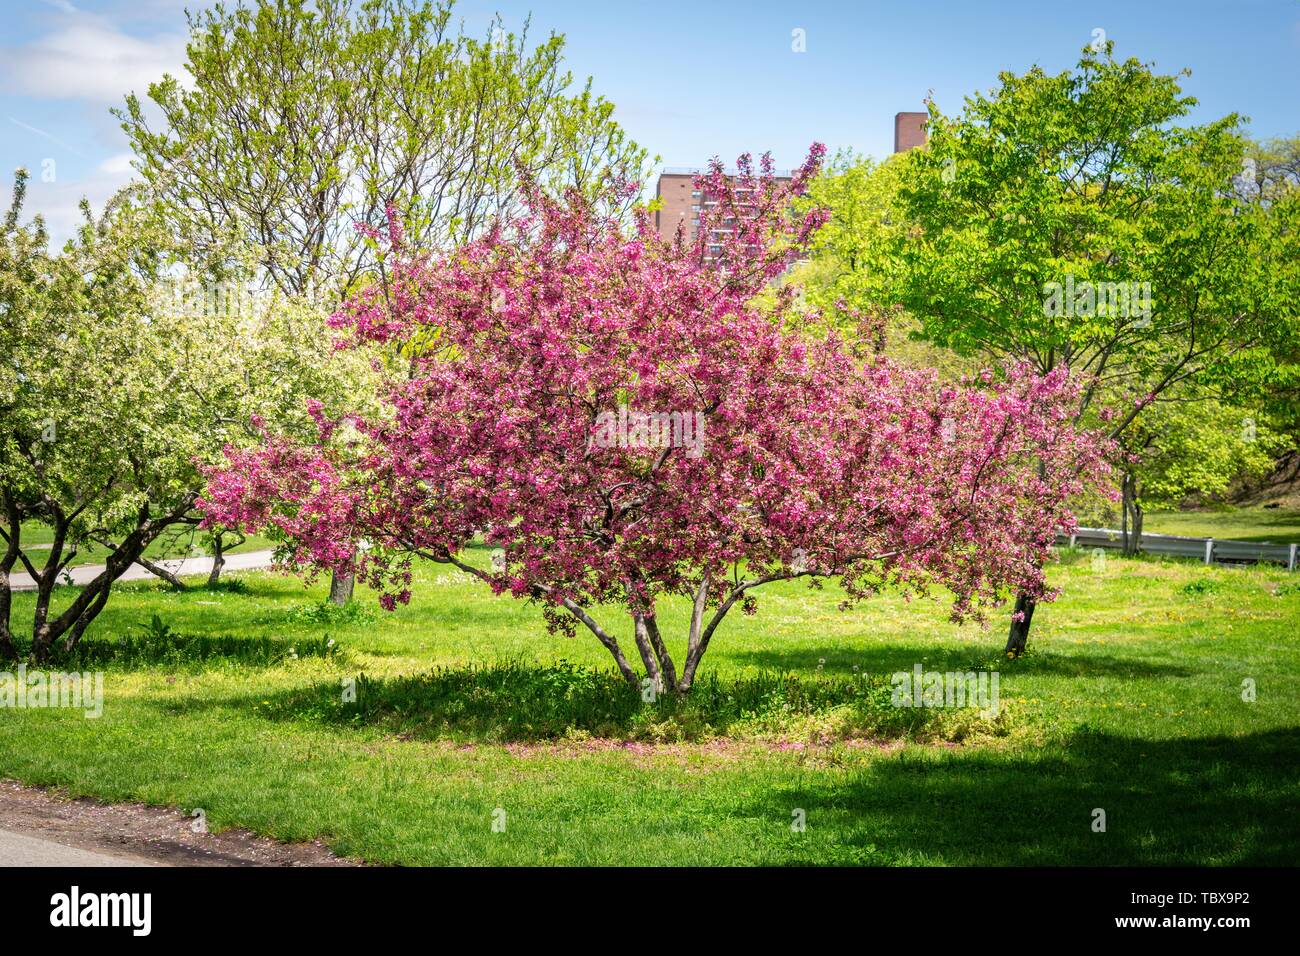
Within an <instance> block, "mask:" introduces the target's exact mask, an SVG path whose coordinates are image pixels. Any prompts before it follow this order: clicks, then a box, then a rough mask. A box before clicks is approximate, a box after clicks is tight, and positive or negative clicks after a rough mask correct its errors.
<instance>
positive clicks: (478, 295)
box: [201, 146, 1103, 693]
mask: <svg viewBox="0 0 1300 956" xmlns="http://www.w3.org/2000/svg"><path fill="white" fill-rule="evenodd" d="M822 154H823V149H822V147H820V146H814V148H813V150H812V152H811V154H810V156H809V158H808V160H807V162H805V164H804V165H803V166H802V167H801V168H800V169H799V170H797V171H796V172H795V174H794V176H793V178H792V179H791V180H789V181H788V182H783V181H780V180H778V179H776V178H774V177H773V176H772V174H771V169H770V163H769V162H768V161H767V160H766V159H765V160H764V163H763V164H762V165H761V166H760V168H759V169H758V170H755V169H754V168H753V166H752V165H751V163H750V161H749V160H748V158H747V157H742V158H741V160H740V163H739V174H738V175H731V176H729V175H727V174H725V173H724V171H723V169H722V167H721V166H720V164H717V163H716V162H715V163H714V165H713V166H712V168H711V169H710V171H709V172H708V174H707V175H704V176H701V177H700V179H699V181H698V186H699V188H700V189H701V191H702V193H703V194H704V196H705V198H706V199H707V200H711V201H713V202H716V205H708V206H706V209H707V210H708V211H707V212H706V214H705V216H704V217H703V220H704V221H703V222H702V224H701V228H700V230H699V237H698V238H697V239H696V240H695V241H694V242H688V241H687V240H686V238H685V237H684V236H682V235H680V234H679V235H678V236H677V237H676V238H675V239H674V240H672V241H668V242H665V241H662V240H660V239H659V238H658V237H657V236H656V235H655V234H654V232H653V230H652V229H651V227H650V225H649V222H648V219H647V217H646V216H645V215H644V214H643V215H641V216H640V217H639V218H638V220H637V222H636V224H635V228H634V229H631V230H628V229H625V228H623V227H621V226H620V224H619V223H617V222H615V221H611V220H607V219H602V218H599V217H598V216H597V215H596V213H595V212H594V211H593V207H592V206H591V205H590V204H589V203H587V202H585V201H584V200H583V199H582V198H581V197H580V196H577V195H576V194H571V195H568V196H566V197H564V198H563V199H562V200H557V199H554V198H550V197H547V196H544V195H542V194H541V193H540V192H539V191H537V190H531V191H530V192H529V198H530V209H531V213H530V215H528V216H527V217H526V218H523V219H520V220H517V221H512V222H507V223H501V224H499V225H498V226H497V227H496V228H494V229H493V230H492V231H491V232H489V233H488V234H486V235H484V236H483V237H482V238H480V239H479V240H478V241H475V242H472V243H469V244H468V245H466V246H464V247H462V248H460V249H458V250H456V251H455V252H454V253H453V254H450V255H446V256H443V257H440V258H429V257H421V256H418V255H411V254H408V253H407V252H406V251H405V250H404V249H403V247H402V242H401V231H400V228H399V227H398V225H397V224H396V223H395V222H390V225H389V228H388V231H387V234H386V235H385V236H384V237H383V240H384V244H385V245H387V246H388V250H387V260H386V276H387V278H386V280H385V281H384V282H382V283H377V284H376V285H374V286H373V287H372V288H369V289H367V290H366V291H365V292H363V293H361V294H360V295H357V296H355V297H354V298H353V299H352V300H351V301H350V302H349V303H348V304H347V305H346V306H345V307H344V308H343V309H342V310H341V311H340V312H339V313H338V314H337V315H335V316H334V318H333V320H332V322H333V324H334V325H335V327H336V328H338V329H340V330H341V331H342V332H343V333H344V339H343V340H342V342H341V344H342V345H343V346H345V347H346V345H348V344H349V343H351V344H355V343H370V344H372V345H374V344H377V345H379V346H380V347H381V348H383V347H386V348H387V349H388V350H389V351H388V354H389V355H390V356H391V361H389V362H388V364H387V366H386V369H387V372H386V377H385V384H384V386H383V390H382V395H381V396H380V398H381V399H382V402H381V404H382V408H383V413H382V414H380V415H378V416H374V417H370V418H366V417H362V416H351V417H349V418H347V419H345V420H344V421H335V420H330V419H327V418H326V417H325V416H324V415H323V414H321V413H320V412H319V411H317V412H316V413H315V414H317V418H318V423H319V429H320V440H319V442H317V443H315V444H310V445H303V444H300V443H295V442H293V441H291V440H289V439H286V438H284V437H281V436H277V435H273V434H268V435H266V438H265V442H264V443H263V444H262V445H261V446H260V447H255V448H252V449H244V450H238V449H231V450H230V451H229V452H228V456H227V457H228V460H227V463H226V464H225V466H224V467H222V468H220V469H218V470H215V471H213V472H212V473H211V474H210V482H209V488H208V491H207V494H206V496H205V498H204V500H203V501H202V502H201V507H202V508H203V509H204V510H205V511H206V513H207V515H208V518H209V520H210V521H212V522H214V523H218V522H219V523H221V524H224V525H228V526H232V527H245V528H248V529H250V530H251V529H256V530H265V531H269V532H270V533H272V534H274V535H277V536H278V537H279V538H280V539H281V540H282V541H283V542H285V547H284V549H283V553H284V554H285V555H286V557H287V560H288V561H289V562H290V563H292V564H296V565H301V566H309V567H311V568H314V569H317V570H323V569H330V570H334V571H346V572H355V573H357V574H358V575H359V576H360V577H362V578H363V579H364V580H367V581H368V583H369V584H370V585H371V586H372V587H374V588H376V589H378V590H379V591H380V592H381V598H380V600H381V602H382V603H383V604H384V606H385V607H387V608H390V609H391V608H393V607H394V606H395V605H396V604H399V603H405V602H407V601H408V600H409V599H410V590H409V586H410V582H411V564H412V561H413V559H415V558H423V559H427V560H430V561H434V562H439V563H444V564H449V565H454V566H455V567H457V568H459V569H460V570H462V571H464V572H465V573H467V574H470V575H473V576H474V577H476V578H479V579H481V580H482V581H483V582H485V584H487V585H488V586H490V587H491V588H492V589H493V590H494V591H496V592H498V593H509V594H511V595H513V596H514V597H516V598H520V599H524V600H528V601H533V602H536V603H538V604H539V605H540V606H541V609H542V613H543V614H544V615H545V618H546V621H547V622H548V624H549V625H550V627H551V628H552V629H560V630H562V631H565V632H567V633H572V632H574V631H575V629H576V628H577V627H578V626H579V625H581V626H583V627H585V628H586V629H588V630H589V631H590V632H591V633H592V634H593V635H595V637H596V639H597V640H599V641H600V642H601V644H603V645H604V646H605V648H607V649H608V651H609V653H610V654H611V656H612V657H613V659H614V661H615V663H616V664H617V666H618V669H619V671H620V672H621V673H622V674H623V676H624V677H625V678H626V679H627V680H628V681H629V682H630V683H633V684H637V683H639V682H640V681H641V680H642V679H643V677H642V674H641V673H639V672H638V670H637V669H636V668H635V667H634V665H633V660H635V658H632V657H630V656H629V655H630V654H631V653H632V651H631V648H633V647H634V648H635V654H636V655H637V656H638V657H639V658H640V661H641V664H642V668H643V673H644V679H649V680H650V681H653V682H654V683H655V684H656V685H657V686H658V687H661V688H665V689H670V690H674V691H677V692H680V693H685V692H688V691H689V690H690V688H691V686H692V683H693V681H694V680H695V677H696V674H697V672H698V668H699V666H700V661H701V659H702V657H703V656H704V653H705V652H706V650H707V649H708V647H709V644H710V642H711V640H712V639H713V638H714V636H715V634H716V633H717V631H718V628H719V626H720V625H721V624H722V622H723V620H724V619H725V618H726V616H727V615H728V613H729V612H731V611H732V610H733V609H735V608H736V607H737V606H739V607H740V608H741V609H742V610H743V611H744V612H745V613H753V612H754V610H755V608H756V601H755V592H756V591H757V590H758V589H759V588H760V587H761V586H762V585H765V584H768V583H771V582H774V581H783V580H790V579H795V578H809V579H812V580H814V581H815V580H818V579H826V578H831V579H835V580H837V581H838V582H839V583H840V584H841V585H842V587H843V590H844V593H845V594H846V595H847V598H848V600H850V601H852V600H857V599H861V598H866V597H869V596H870V595H872V594H874V593H876V592H877V591H879V590H880V589H882V588H886V587H888V588H891V589H895V590H901V591H903V592H904V593H908V594H924V593H927V592H931V591H934V592H935V593H946V594H947V595H949V596H950V597H951V599H952V611H953V616H954V617H955V618H957V619H964V618H967V617H974V618H976V619H979V618H980V617H981V614H982V612H983V611H984V609H986V608H988V607H990V606H996V605H998V604H1000V603H1002V602H1003V600H1004V599H1005V596H1006V595H1007V594H1008V593H1015V592H1017V591H1021V592H1029V593H1032V594H1034V595H1036V596H1038V597H1039V598H1042V599H1050V598H1051V597H1052V594H1051V593H1050V592H1049V590H1048V587H1047V584H1046V582H1045V580H1044V576H1043V570H1042V568H1043V565H1044V563H1045V562H1046V560H1047V558H1048V557H1049V548H1050V546H1051V544H1052V539H1053V536H1054V534H1055V533H1056V532H1057V531H1058V530H1061V529H1069V528H1071V527H1072V526H1073V517H1072V516H1071V514H1070V512H1069V510H1068V506H1067V500H1068V499H1069V498H1070V496H1071V495H1072V494H1074V493H1075V492H1077V491H1079V490H1080V489H1082V488H1083V487H1084V486H1085V485H1086V484H1087V483H1088V482H1090V481H1092V480H1094V479H1095V478H1096V477H1097V475H1098V473H1099V471H1100V470H1101V469H1102V467H1103V466H1102V464H1101V458H1100V451H1101V449H1100V448H1099V447H1098V445H1097V443H1096V442H1094V441H1092V440H1091V439H1089V438H1088V437H1087V436H1084V435H1081V434H1080V433H1078V432H1076V431H1075V430H1074V427H1073V425H1072V422H1071V419H1070V415H1069V413H1068V409H1069V407H1070V405H1069V402H1070V400H1071V397H1072V393H1073V387H1072V385H1071V383H1070V382H1069V381H1068V379H1067V376H1066V374H1065V372H1064V371H1063V370H1061V371H1057V372H1054V373H1053V374H1051V375H1048V376H1045V377H1035V376H1033V375H1031V374H1029V373H1028V372H1027V371H1026V370H1023V369H1011V370H1008V371H1007V372H1006V373H1004V374H1002V375H1000V376H998V377H996V378H995V377H994V376H992V375H985V376H984V377H983V379H982V380H977V381H972V382H968V383H962V384H960V385H953V384H944V383H942V382H941V381H939V379H938V378H937V377H936V376H935V375H934V374H933V373H931V372H929V371H916V370H904V369H900V368H898V367H895V366H893V365H891V364H889V363H888V362H887V361H886V360H885V359H884V358H883V357H881V356H880V355H879V354H878V352H877V350H876V349H874V348H873V347H872V346H871V344H870V343H871V342H872V341H873V339H874V338H875V333H876V331H877V330H875V329H864V330H863V334H862V335H860V336H849V337H841V336H838V335H834V334H821V335H814V334H810V333H809V331H808V328H809V323H808V321H807V316H804V315H800V314H798V309H797V306H796V304H795V301H794V298H793V292H792V290H789V289H787V290H785V291H782V292H780V293H777V294H776V295H775V296H771V295H768V296H759V293H761V292H764V291H765V290H767V289H769V288H770V286H771V283H772V280H773V279H774V278H775V277H777V276H778V275H779V274H780V273H781V272H782V271H783V270H784V269H785V268H786V267H787V266H788V264H789V263H790V262H791V260H792V258H794V257H796V256H798V255H800V254H801V252H802V251H803V250H804V248H805V246H806V244H807V242H808V240H809V238H810V237H811V235H812V234H813V232H814V231H815V230H816V229H817V228H818V227H819V226H820V225H821V224H822V223H823V222H824V221H825V216H826V214H825V212H824V211H820V210H814V211H812V212H809V213H806V214H803V215H799V214H797V213H795V212H794V211H793V209H792V204H791V203H790V201H789V200H790V198H791V197H792V196H793V195H797V194H800V193H802V192H803V191H804V189H805V187H806V186H807V183H808V181H809V179H810V177H811V176H813V175H814V173H815V171H816V169H817V166H818V163H819V162H820V160H821V157H822ZM713 229H720V230H725V231H723V232H720V233H712V232H711V230H713ZM711 236H712V237H713V238H711ZM710 244H712V245H714V246H717V245H721V246H722V250H721V252H720V253H717V252H716V251H715V252H714V253H712V254H708V253H707V249H708V245H710ZM706 254H707V256H708V259H707V261H706ZM760 303H765V304H760ZM340 429H345V430H346V434H344V433H342V432H340V431H339V430H340ZM477 535H481V536H482V538H483V540H484V541H485V542H486V543H487V544H488V545H489V546H492V547H494V548H496V549H499V554H498V558H497V560H495V561H494V562H493V563H492V566H491V567H486V568H485V567H479V566H477V565H476V564H474V563H471V562H470V561H469V560H468V559H467V556H466V554H465V549H466V547H467V545H468V544H469V543H470V542H471V540H472V539H474V538H475V536H477ZM361 541H364V542H366V543H367V545H368V546H367V547H365V548H362V549H358V548H356V547H355V546H354V542H361ZM673 598H680V599H683V600H685V601H687V602H689V604H690V607H691V609H692V610H691V615H690V625H689V628H688V630H687V633H686V634H685V635H675V634H669V635H665V634H662V633H661V632H660V628H659V624H658V620H659V616H658V611H659V609H660V607H661V605H662V602H664V601H666V600H669V599H673ZM620 619H621V620H622V622H623V623H622V626H621V627H620V626H619V625H618V621H619V620H620ZM620 634H621V635H622V636H621V638H620ZM629 635H630V643H629V641H628V636H629ZM683 638H684V643H683ZM670 644H671V645H672V646H673V651H675V652H676V653H677V654H678V655H684V656H679V657H678V658H677V659H675V657H674V653H673V651H670ZM625 647H627V648H628V650H625ZM678 661H680V668H679V666H678Z"/></svg>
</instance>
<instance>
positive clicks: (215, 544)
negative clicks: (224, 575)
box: [208, 531, 226, 588]
mask: <svg viewBox="0 0 1300 956" xmlns="http://www.w3.org/2000/svg"><path fill="white" fill-rule="evenodd" d="M225 545H226V542H225V539H224V537H223V536H222V534H221V532H220V531H218V532H217V533H216V534H214V535H213V536H212V570H211V571H209V572H208V587H210V588H215V587H216V586H217V585H218V584H219V583H220V582H221V569H222V568H224V567H225V566H226V547H225Z"/></svg>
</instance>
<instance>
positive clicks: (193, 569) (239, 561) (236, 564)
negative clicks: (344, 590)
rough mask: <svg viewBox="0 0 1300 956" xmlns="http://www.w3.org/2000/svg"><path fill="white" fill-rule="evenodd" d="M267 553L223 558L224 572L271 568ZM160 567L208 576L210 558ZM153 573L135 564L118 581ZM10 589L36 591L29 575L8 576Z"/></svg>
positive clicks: (88, 569)
mask: <svg viewBox="0 0 1300 956" xmlns="http://www.w3.org/2000/svg"><path fill="white" fill-rule="evenodd" d="M271 555H272V552H270V551H244V552H240V553H237V554H228V555H226V567H225V569H224V570H223V572H222V573H223V574H224V573H225V572H226V571H251V570H255V569H257V568H269V567H270V566H271ZM154 563H155V564H157V565H158V566H159V567H163V568H166V569H167V570H168V571H170V572H171V573H172V574H175V575H176V576H177V577H187V576H191V575H197V574H204V575H205V574H207V573H208V572H209V571H211V570H212V558H210V557H200V558H168V559H166V560H162V561H155V562H154ZM103 570H104V566H103V565H102V564H85V565H82V566H81V567H79V568H72V569H71V570H70V571H69V572H68V573H69V574H70V575H71V576H72V583H73V584H86V583H88V582H90V581H92V580H94V579H95V578H96V577H97V576H98V575H99V573H100V572H101V571H103ZM153 577H154V574H153V572H152V571H150V570H149V569H148V568H145V567H142V566H140V565H138V564H133V565H131V566H130V567H129V568H127V569H126V571H125V572H123V574H122V576H121V577H120V578H118V580H119V581H144V580H147V579H149V578H153ZM155 580H156V579H155ZM59 583H60V584H67V583H68V582H67V581H64V580H61V581H60V582H59ZM9 586H10V587H11V588H13V590H15V591H35V590H36V582H35V581H33V580H32V576H31V575H30V574H11V575H10V576H9Z"/></svg>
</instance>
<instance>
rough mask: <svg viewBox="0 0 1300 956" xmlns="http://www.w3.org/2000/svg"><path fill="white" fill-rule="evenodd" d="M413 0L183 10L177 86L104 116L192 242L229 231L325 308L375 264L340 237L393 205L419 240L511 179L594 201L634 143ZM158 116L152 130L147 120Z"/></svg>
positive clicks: (624, 174) (582, 101)
mask: <svg viewBox="0 0 1300 956" xmlns="http://www.w3.org/2000/svg"><path fill="white" fill-rule="evenodd" d="M451 13H452V7H451V5H450V4H439V5H434V4H431V3H429V2H427V0H363V2H360V3H357V2H354V0H316V2H315V3H307V2H306V0H256V2H255V3H253V4H250V5H249V6H244V5H242V4H241V5H239V6H237V7H235V8H233V9H230V8H227V7H226V6H224V5H222V4H218V5H217V6H216V7H214V8H212V9H210V10H205V11H203V12H200V13H198V14H190V15H189V23H190V30H191V34H192V35H191V40H190V43H189V45H188V47H187V51H188V59H187V63H186V69H187V70H188V72H189V73H190V74H191V77H192V80H190V81H187V82H186V83H185V84H184V85H182V83H181V82H180V81H179V80H177V79H176V78H174V77H171V76H168V77H166V78H164V79H163V80H162V81H161V82H159V83H155V84H153V85H151V86H150V88H149V92H148V100H149V101H151V104H152V107H150V106H149V104H146V103H143V102H141V100H140V99H139V98H137V97H136V96H131V97H129V98H128V100H127V103H126V106H125V108H124V109H121V110H118V111H116V112H117V115H118V117H119V118H120V119H121V121H122V126H123V129H124V130H125V131H126V133H127V135H128V136H129V137H130V140H131V145H132V148H133V149H134V150H135V153H136V156H137V165H138V167H139V168H140V171H141V173H142V175H143V176H144V178H145V179H146V181H148V183H149V184H150V185H151V186H153V187H154V189H155V190H156V191H157V193H158V194H159V195H160V196H161V197H162V198H163V199H164V200H165V201H166V202H167V203H169V204H170V205H172V206H173V208H174V212H175V214H176V215H177V217H178V220H179V222H180V223H182V224H184V225H185V227H186V228H187V229H188V230H189V232H190V233H191V234H192V238H193V239H194V241H195V242H196V243H198V244H199V245H200V246H203V245H205V244H214V243H215V242H216V239H215V238H214V237H220V236H229V235H233V236H235V237H236V238H237V239H238V240H239V241H240V242H241V243H245V244H248V245H251V246H253V247H255V248H256V249H258V250H259V257H260V259H261V262H262V265H263V266H264V268H265V269H266V271H267V273H268V274H269V276H270V278H271V280H272V281H273V282H274V283H275V284H276V285H278V286H279V288H280V289H282V290H284V291H286V292H305V291H307V290H309V289H312V288H315V289H316V290H317V291H318V292H322V293H324V294H325V295H326V301H327V302H328V303H329V304H330V306H331V307H332V305H333V304H336V303H337V301H338V296H339V294H340V293H341V292H342V291H343V290H344V289H346V288H347V287H348V286H349V285H351V284H352V283H353V282H354V281H355V280H357V279H358V278H360V277H361V276H363V275H365V274H366V273H367V271H369V270H370V269H372V268H373V267H374V266H375V265H376V259H375V256H374V255H373V251H374V250H373V248H372V247H371V246H369V245H368V244H367V243H366V242H365V240H364V238H363V237H362V236H359V235H358V234H357V232H356V230H355V229H354V226H355V225H356V224H357V223H375V222H381V221H383V220H384V216H385V213H386V211H387V209H388V208H389V207H393V208H396V210H397V212H398V214H399V216H400V218H401V220H402V222H403V223H404V224H405V226H406V229H407V234H408V236H409V237H410V239H411V241H412V242H413V243H414V244H416V245H417V246H418V247H420V248H428V249H437V248H448V247H451V246H454V245H456V244H458V243H460V242H461V241H463V240H465V239H466V238H468V237H470V236H472V235H475V234H477V233H478V232H480V231H481V230H482V229H483V228H484V227H485V226H486V225H487V224H488V223H489V222H490V221H491V220H492V219H493V218H494V217H496V216H497V215H498V214H501V213H503V212H505V211H507V210H510V209H513V208H516V207H517V204H518V201H519V198H520V197H519V193H518V182H519V177H520V173H523V174H524V175H525V176H526V177H527V178H529V179H531V180H533V181H535V182H537V183H539V184H540V185H542V186H544V187H548V188H559V187H570V186H572V187H576V188H578V189H580V190H582V191H583V192H584V193H586V194H587V195H588V196H589V197H590V198H594V197H596V196H603V195H608V194H609V193H608V191H607V190H606V189H605V188H604V187H605V186H607V185H608V183H609V181H610V180H613V179H623V178H627V179H635V178H637V177H638V176H639V175H641V174H642V173H643V167H644V166H645V160H646V153H645V151H644V150H642V149H640V148H639V147H638V146H637V145H636V144H635V143H633V142H631V141H630V140H628V139H627V138H626V136H625V134H624V132H623V131H622V129H621V128H620V127H619V126H618V124H617V123H615V122H614V119H613V110H614V108H613V105H612V104H611V103H609V102H608V101H606V100H605V99H603V98H602V97H599V96H596V95H594V94H593V93H592V89H591V82H590V80H588V81H587V83H586V85H585V86H581V87H578V86H576V85H575V83H574V80H573V77H572V75H571V74H570V73H568V72H566V71H565V70H564V69H563V51H564V39H563V37H562V36H559V35H555V34H552V35H551V36H550V37H549V38H547V39H546V41H545V42H543V43H541V44H538V45H536V46H531V47H530V44H529V41H528V37H527V32H528V31H527V27H525V29H524V30H523V32H522V34H521V35H518V36H516V35H515V34H513V33H507V32H505V31H504V29H502V27H501V25H500V23H499V22H498V23H496V24H495V25H494V26H493V28H492V30H491V31H489V35H488V36H487V37H486V38H484V39H482V40H476V39H473V38H470V37H467V36H465V35H463V34H462V33H461V32H460V31H459V29H458V28H455V27H454V26H453V24H452V21H451ZM154 114H158V115H160V116H161V124H160V125H158V128H156V129H155V128H154V125H153V124H151V122H150V117H151V116H152V115H154Z"/></svg>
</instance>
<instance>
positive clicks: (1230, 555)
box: [1056, 528, 1297, 571]
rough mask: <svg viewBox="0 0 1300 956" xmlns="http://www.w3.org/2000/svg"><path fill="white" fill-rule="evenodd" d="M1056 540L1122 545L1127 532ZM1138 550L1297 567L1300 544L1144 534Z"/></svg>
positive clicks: (1089, 531) (1083, 533)
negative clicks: (1299, 545) (1298, 546)
mask: <svg viewBox="0 0 1300 956" xmlns="http://www.w3.org/2000/svg"><path fill="white" fill-rule="evenodd" d="M1056 543H1057V544H1063V545H1069V546H1070V547H1078V548H1123V547H1124V532H1122V531H1116V530H1115V529H1114V528H1080V529H1079V530H1078V531H1077V532H1075V533H1074V534H1058V535H1057V536H1056ZM1138 551H1140V552H1141V553H1143V554H1164V555H1169V556H1171V557H1179V558H1197V559H1198V560H1201V561H1204V562H1205V563H1206V564H1212V563H1214V562H1215V561H1218V562H1219V563H1221V564H1264V563H1267V564H1281V565H1284V566H1285V567H1286V569H1287V570H1288V571H1294V570H1295V569H1296V552H1297V546H1296V545H1294V544H1270V543H1268V542H1267V541H1265V542H1254V541H1221V540H1219V539H1218V538H1184V537H1180V536H1178V535H1173V534H1147V533H1144V534H1143V535H1142V539H1141V541H1140V542H1139V544H1138Z"/></svg>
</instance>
